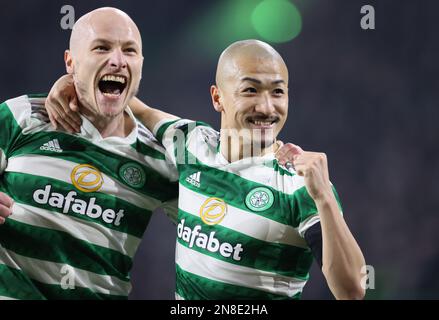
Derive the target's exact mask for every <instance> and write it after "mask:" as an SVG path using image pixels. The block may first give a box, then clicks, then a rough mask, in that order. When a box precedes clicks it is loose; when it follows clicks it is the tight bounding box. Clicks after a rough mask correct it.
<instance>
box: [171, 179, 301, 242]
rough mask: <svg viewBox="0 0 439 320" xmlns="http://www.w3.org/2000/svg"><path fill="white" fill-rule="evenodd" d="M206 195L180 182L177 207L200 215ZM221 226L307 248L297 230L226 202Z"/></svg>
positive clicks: (264, 238) (265, 239)
mask: <svg viewBox="0 0 439 320" xmlns="http://www.w3.org/2000/svg"><path fill="white" fill-rule="evenodd" d="M207 198H208V197H206V196H204V195H202V194H200V193H196V192H194V191H192V190H190V189H188V188H186V187H185V186H183V185H182V184H180V188H179V207H180V209H181V210H183V211H186V212H188V213H190V214H192V215H194V216H197V217H200V208H201V206H202V204H203V203H204V202H205V201H206V199H207ZM221 226H223V227H226V228H229V229H232V230H235V231H237V232H240V233H243V234H245V235H248V236H250V237H253V238H256V239H259V240H262V241H266V242H276V243H282V244H287V245H291V246H296V247H300V248H308V246H307V244H306V242H305V240H304V239H303V238H301V237H300V235H299V233H298V230H297V229H295V228H293V227H291V226H289V225H285V224H282V223H279V222H277V221H274V220H271V219H268V218H265V217H262V216H260V215H257V214H253V213H250V212H248V211H245V210H241V209H239V208H236V207H234V206H232V205H230V204H227V214H226V216H225V217H224V219H223V220H222V221H221Z"/></svg>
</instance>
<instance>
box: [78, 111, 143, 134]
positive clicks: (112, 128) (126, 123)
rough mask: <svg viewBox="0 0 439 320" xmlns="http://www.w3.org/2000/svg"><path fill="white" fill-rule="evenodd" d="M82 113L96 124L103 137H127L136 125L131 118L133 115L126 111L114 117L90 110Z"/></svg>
mask: <svg viewBox="0 0 439 320" xmlns="http://www.w3.org/2000/svg"><path fill="white" fill-rule="evenodd" d="M81 111H82V110H81ZM82 114H83V115H84V117H86V118H87V119H88V120H89V121H90V122H91V123H92V124H93V125H94V126H95V128H96V129H97V130H98V131H99V133H100V134H101V136H102V138H108V137H122V138H125V137H127V136H128V135H129V134H130V132H131V131H132V130H133V128H134V126H135V124H134V121H133V119H131V117H130V116H129V115H128V113H127V112H125V111H123V112H121V113H120V114H118V115H117V116H114V117H105V116H102V115H96V114H92V113H90V112H88V110H84V112H82Z"/></svg>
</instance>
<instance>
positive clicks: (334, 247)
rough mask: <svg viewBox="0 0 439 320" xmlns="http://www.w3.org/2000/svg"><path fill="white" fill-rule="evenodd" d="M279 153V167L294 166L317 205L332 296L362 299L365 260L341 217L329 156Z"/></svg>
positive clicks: (293, 150) (290, 147)
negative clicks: (330, 172)
mask: <svg viewBox="0 0 439 320" xmlns="http://www.w3.org/2000/svg"><path fill="white" fill-rule="evenodd" d="M279 153H280V154H278V155H277V157H278V159H279V163H281V164H283V163H286V162H290V163H291V164H292V165H293V166H294V168H295V170H296V172H297V174H298V175H299V176H302V177H303V179H304V182H305V186H306V189H307V192H308V194H309V195H310V197H311V198H312V199H313V200H314V202H315V205H316V208H317V211H318V213H319V217H320V225H321V230H322V272H323V274H324V276H325V278H326V281H327V283H328V286H329V288H330V289H331V292H332V293H333V294H334V296H335V297H336V298H337V299H363V298H364V295H365V289H364V288H363V287H362V286H361V283H362V282H361V279H362V277H363V276H364V275H363V274H362V273H361V270H362V268H363V267H364V266H365V260H364V257H363V253H362V252H361V249H360V247H359V246H358V244H357V242H356V240H355V238H354V237H353V235H352V233H351V231H350V230H349V228H348V226H347V224H346V222H345V220H344V218H343V216H342V214H341V213H340V208H339V206H338V203H337V200H336V198H335V194H334V191H333V190H332V185H331V183H330V180H329V170H328V160H327V156H326V154H324V153H320V152H310V151H304V150H302V149H301V148H300V147H298V146H296V145H294V144H286V145H285V146H284V148H283V150H282V151H280V152H279Z"/></svg>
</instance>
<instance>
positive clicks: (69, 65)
mask: <svg viewBox="0 0 439 320" xmlns="http://www.w3.org/2000/svg"><path fill="white" fill-rule="evenodd" d="M64 62H65V64H66V71H67V73H68V74H72V73H73V70H74V68H73V58H72V53H71V52H70V50H66V51H65V52H64Z"/></svg>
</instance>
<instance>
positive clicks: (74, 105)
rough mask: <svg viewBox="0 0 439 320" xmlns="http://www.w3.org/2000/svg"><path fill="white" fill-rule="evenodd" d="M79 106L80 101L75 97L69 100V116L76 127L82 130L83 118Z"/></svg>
mask: <svg viewBox="0 0 439 320" xmlns="http://www.w3.org/2000/svg"><path fill="white" fill-rule="evenodd" d="M78 111H79V108H78V101H77V99H76V97H75V98H73V99H72V100H70V101H69V109H68V110H67V111H66V113H67V115H68V116H69V118H70V119H71V120H72V121H73V123H72V125H74V127H75V128H77V129H78V131H79V130H80V127H81V124H82V119H81V117H80V116H79V112H78Z"/></svg>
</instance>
